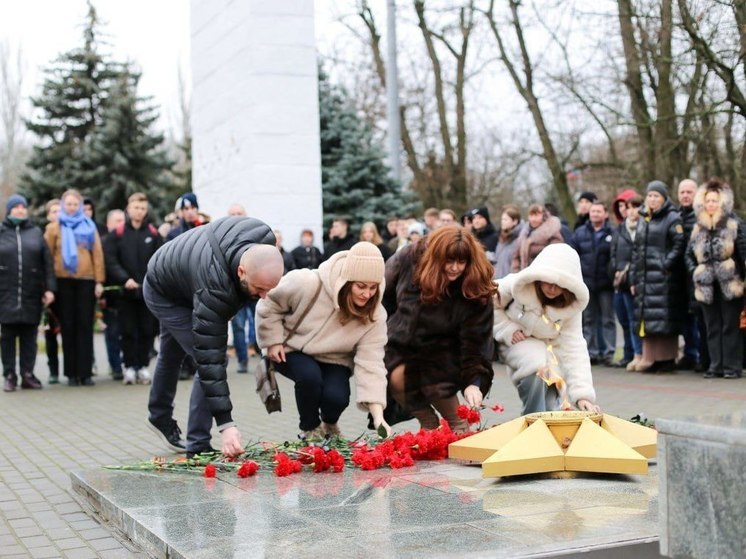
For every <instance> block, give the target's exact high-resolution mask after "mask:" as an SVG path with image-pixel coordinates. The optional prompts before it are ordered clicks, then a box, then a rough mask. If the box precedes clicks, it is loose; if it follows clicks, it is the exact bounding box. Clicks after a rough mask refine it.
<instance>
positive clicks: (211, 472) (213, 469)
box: [204, 464, 218, 477]
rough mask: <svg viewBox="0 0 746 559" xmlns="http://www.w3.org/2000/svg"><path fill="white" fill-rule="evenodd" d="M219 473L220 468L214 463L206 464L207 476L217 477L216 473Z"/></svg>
mask: <svg viewBox="0 0 746 559" xmlns="http://www.w3.org/2000/svg"><path fill="white" fill-rule="evenodd" d="M217 473H218V469H217V468H216V467H215V465H214V464H208V465H207V466H205V472H204V474H205V477H215V475H216V474H217Z"/></svg>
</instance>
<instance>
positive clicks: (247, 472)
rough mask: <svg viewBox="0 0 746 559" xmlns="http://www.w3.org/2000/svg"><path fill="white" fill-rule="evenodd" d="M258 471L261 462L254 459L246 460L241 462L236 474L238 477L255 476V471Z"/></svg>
mask: <svg viewBox="0 0 746 559" xmlns="http://www.w3.org/2000/svg"><path fill="white" fill-rule="evenodd" d="M258 471H259V464H257V463H256V462H254V461H253V460H247V461H246V462H244V463H243V464H241V467H240V468H238V471H237V472H236V475H238V477H250V476H253V475H254V474H255V473H257V472H258Z"/></svg>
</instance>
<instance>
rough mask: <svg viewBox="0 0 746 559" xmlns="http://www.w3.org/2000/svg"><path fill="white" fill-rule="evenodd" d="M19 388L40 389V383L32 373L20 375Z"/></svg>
mask: <svg viewBox="0 0 746 559" xmlns="http://www.w3.org/2000/svg"><path fill="white" fill-rule="evenodd" d="M21 388H33V389H39V388H41V382H40V381H39V379H38V378H36V377H35V376H34V373H31V372H28V373H21Z"/></svg>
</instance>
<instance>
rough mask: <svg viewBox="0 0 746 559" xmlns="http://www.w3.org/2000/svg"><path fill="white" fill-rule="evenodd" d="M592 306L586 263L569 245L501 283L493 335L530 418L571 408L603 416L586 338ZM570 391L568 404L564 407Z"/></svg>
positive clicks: (547, 253) (544, 253)
mask: <svg viewBox="0 0 746 559" xmlns="http://www.w3.org/2000/svg"><path fill="white" fill-rule="evenodd" d="M587 304H588V288H587V287H586V286H585V284H584V283H583V276H582V273H581V270H580V259H579V257H578V254H577V252H575V250H573V249H572V248H571V247H570V246H569V245H566V244H553V245H549V246H547V247H546V248H545V249H544V250H542V251H541V252H540V253H539V255H538V256H537V257H536V259H535V260H534V261H533V262H532V263H531V265H530V266H528V267H527V268H525V269H523V270H521V271H520V272H518V273H515V274H509V275H508V276H506V277H504V278H502V279H501V280H499V282H498V298H497V299H496V304H495V322H494V329H493V333H494V337H495V340H496V341H497V343H498V348H499V352H500V358H501V360H502V361H503V363H505V364H506V365H507V368H508V374H509V375H510V378H511V380H512V381H513V384H514V385H515V386H516V388H517V389H518V394H519V395H520V397H521V400H522V402H523V413H524V414H527V413H534V412H541V411H553V410H558V409H560V406H562V405H567V404H568V403H569V404H571V405H574V406H575V407H577V408H578V409H581V410H586V411H600V408H599V407H598V406H596V405H595V401H596V392H595V390H594V389H593V379H592V377H591V362H590V358H589V356H588V346H587V344H586V342H585V339H584V338H583V322H582V312H583V309H585V307H586V305H587ZM558 377H559V378H558ZM545 379H546V380H547V381H548V382H550V383H552V382H553V384H551V386H550V385H549V384H548V382H545ZM559 379H561V380H559ZM558 387H559V388H560V389H559V390H558ZM564 387H566V398H567V402H561V401H560V393H563V395H564V392H565V390H564Z"/></svg>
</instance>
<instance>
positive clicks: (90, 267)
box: [44, 221, 106, 283]
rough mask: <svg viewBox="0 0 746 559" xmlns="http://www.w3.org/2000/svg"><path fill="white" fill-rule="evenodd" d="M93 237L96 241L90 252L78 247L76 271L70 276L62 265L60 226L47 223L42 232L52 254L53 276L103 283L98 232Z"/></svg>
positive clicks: (101, 250)
mask: <svg viewBox="0 0 746 559" xmlns="http://www.w3.org/2000/svg"><path fill="white" fill-rule="evenodd" d="M95 235H96V240H95V241H94V243H93V249H92V250H88V249H86V248H84V247H82V246H80V245H78V271H77V273H75V274H71V273H70V272H68V271H67V270H65V267H64V265H63V264H62V231H60V224H59V223H57V222H56V221H55V222H52V223H48V224H47V227H46V229H45V230H44V240H46V241H47V244H48V245H49V251H50V252H51V253H52V259H53V260H54V275H55V276H57V277H58V278H72V279H92V280H96V282H97V283H104V279H106V274H105V271H104V270H105V268H104V251H103V249H102V248H101V239H100V238H99V236H98V232H96V233H95Z"/></svg>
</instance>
